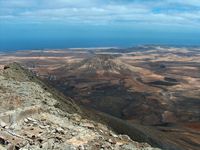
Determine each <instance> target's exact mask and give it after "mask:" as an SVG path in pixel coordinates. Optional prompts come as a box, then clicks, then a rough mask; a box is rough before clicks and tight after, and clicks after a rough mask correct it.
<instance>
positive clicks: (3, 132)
mask: <svg viewBox="0 0 200 150" xmlns="http://www.w3.org/2000/svg"><path fill="white" fill-rule="evenodd" d="M82 115H83V113H82V111H81V110H80V108H79V107H78V106H77V105H76V104H75V103H74V102H73V100H71V99H69V98H66V97H64V96H62V95H60V93H58V92H57V91H55V90H53V89H51V88H49V87H48V86H46V85H45V84H44V83H43V82H41V81H40V80H39V79H37V78H36V77H34V76H33V75H32V74H31V73H30V72H29V71H27V70H25V69H23V68H22V67H20V66H19V65H18V64H16V63H14V64H11V65H9V66H5V67H4V69H3V70H0V149H2V150H4V149H16V150H17V149H21V150H25V149H48V150H49V149H56V150H59V149H63V150H64V149H65V150H67V149H69V150H70V149H73V150H75V149H89V150H90V149H91V150H95V149H138V150H139V149H147V150H148V149H151V150H152V149H154V148H152V147H150V146H149V145H148V144H142V143H137V142H134V141H132V140H131V139H130V138H129V137H128V136H126V135H117V134H115V133H114V132H113V131H111V130H110V129H109V128H108V127H107V126H105V125H103V124H100V123H98V122H95V121H91V120H88V119H86V118H84V116H82Z"/></svg>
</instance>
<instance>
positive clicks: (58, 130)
mask: <svg viewBox="0 0 200 150" xmlns="http://www.w3.org/2000/svg"><path fill="white" fill-rule="evenodd" d="M56 131H57V132H58V133H61V134H65V131H64V130H63V129H62V128H61V127H58V128H56Z"/></svg>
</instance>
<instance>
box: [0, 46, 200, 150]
mask: <svg viewBox="0 0 200 150" xmlns="http://www.w3.org/2000/svg"><path fill="white" fill-rule="evenodd" d="M0 57H1V60H0V63H1V64H6V63H9V62H13V61H17V62H19V63H20V64H22V65H23V66H25V67H26V68H29V69H30V70H32V71H33V72H34V73H35V75H36V76H38V77H40V78H41V79H42V80H43V81H45V82H47V83H48V84H50V85H51V86H53V87H55V88H56V89H58V90H59V91H60V92H62V93H63V94H64V95H65V96H69V97H71V98H73V99H74V100H75V102H76V103H77V104H78V105H80V106H81V107H83V108H84V109H86V110H89V113H97V114H100V116H101V120H102V119H105V122H108V123H109V126H111V127H112V128H114V129H115V130H116V131H117V132H119V133H126V134H128V135H129V136H130V137H131V138H132V139H135V140H138V141H145V142H148V143H150V144H152V145H155V146H159V147H161V148H164V149H175V150H177V149H186V150H187V149H191V150H198V149H199V146H200V130H199V129H200V118H199V116H200V48H198V47H168V46H162V47H161V46H140V47H133V48H127V49H117V48H115V49H83V50H82V49H66V50H42V51H37V50H36V51H19V52H16V53H11V54H2V55H1V56H0Z"/></svg>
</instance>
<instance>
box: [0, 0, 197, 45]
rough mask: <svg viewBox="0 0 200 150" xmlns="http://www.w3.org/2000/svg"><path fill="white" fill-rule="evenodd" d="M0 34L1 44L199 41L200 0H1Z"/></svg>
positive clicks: (193, 42) (190, 42) (128, 43)
mask: <svg viewBox="0 0 200 150" xmlns="http://www.w3.org/2000/svg"><path fill="white" fill-rule="evenodd" d="M0 34H1V37H0V42H1V43H0V44H1V45H3V46H1V47H3V48H4V47H5V48H6V46H8V47H9V46H10V45H11V44H12V42H11V41H13V46H14V45H15V44H14V43H16V41H18V42H17V43H18V45H19V43H21V44H23V41H24V40H25V41H26V40H27V41H29V42H30V41H31V40H32V42H33V40H38V39H41V40H40V41H41V43H42V41H46V42H47V41H48V40H49V39H57V40H58V39H60V40H59V41H62V40H63V41H66V43H67V42H70V41H71V42H72V43H73V42H74V46H75V44H76V42H79V43H81V40H85V41H84V42H87V40H88V42H89V41H92V40H94V39H96V41H95V42H97V41H99V42H100V43H99V44H98V45H99V46H100V45H101V44H102V46H104V45H103V43H106V42H107V44H105V45H109V42H108V41H110V45H112V46H113V45H115V44H116V45H121V44H120V42H119V41H125V40H126V41H127V45H130V44H131V43H132V44H134V43H138V42H137V41H140V42H139V43H149V44H150V43H152V44H156V43H169V44H170V43H172V44H174V43H175V42H176V41H177V43H181V44H184V43H185V44H200V40H199V39H200V0H0ZM91 39H92V40H91ZM100 40H102V41H100ZM95 42H94V41H93V43H95ZM112 42H113V43H112ZM118 42H119V44H118ZM58 43H59V42H58ZM51 45H52V43H51ZM123 45H126V43H124V44H123ZM58 46H59V44H58ZM63 46H64V45H63ZM66 46H67V44H66ZM74 46H73V47H74ZM80 46H81V44H80ZM88 46H90V42H89V43H88ZM91 46H93V45H92V43H91ZM41 47H45V45H43V46H41ZM47 47H48V45H47ZM54 47H56V46H54ZM69 47H70V45H69ZM77 47H79V45H78V44H77ZM35 48H37V46H35Z"/></svg>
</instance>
